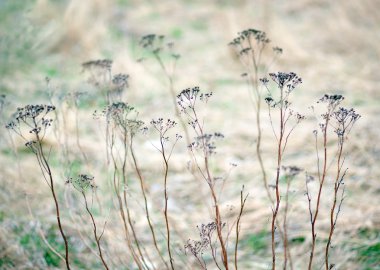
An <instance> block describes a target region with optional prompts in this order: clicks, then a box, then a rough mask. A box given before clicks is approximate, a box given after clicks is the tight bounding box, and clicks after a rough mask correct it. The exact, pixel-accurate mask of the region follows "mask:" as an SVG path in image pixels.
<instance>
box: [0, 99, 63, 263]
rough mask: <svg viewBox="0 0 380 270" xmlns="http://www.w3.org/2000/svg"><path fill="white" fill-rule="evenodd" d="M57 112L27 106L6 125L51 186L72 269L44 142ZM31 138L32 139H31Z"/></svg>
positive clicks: (19, 110) (18, 111)
mask: <svg viewBox="0 0 380 270" xmlns="http://www.w3.org/2000/svg"><path fill="white" fill-rule="evenodd" d="M54 110H55V107H54V106H52V105H26V106H25V107H19V108H17V111H16V112H15V113H14V114H13V119H12V120H11V121H10V122H9V123H8V124H7V125H6V128H7V129H9V130H12V131H13V132H15V133H16V134H17V135H19V136H20V137H21V138H22V139H24V140H25V142H26V143H25V146H26V147H27V148H29V150H30V151H31V152H32V153H33V154H34V155H35V156H36V158H37V161H38V165H39V167H40V169H41V172H42V175H43V177H44V180H45V182H46V184H47V185H48V186H49V188H50V191H51V194H52V196H53V199H54V206H55V210H56V217H57V224H58V228H59V232H60V233H61V236H62V238H63V241H64V243H65V263H66V268H67V269H70V263H69V244H68V240H67V237H66V235H65V233H64V231H63V227H62V223H61V215H60V209H59V203H58V199H57V195H56V190H55V186H54V183H55V181H54V178H53V173H52V171H51V168H50V164H49V154H50V150H49V154H46V153H45V152H44V147H43V141H44V138H45V136H46V132H47V130H48V128H49V127H50V126H51V124H52V122H53V119H52V118H49V113H51V112H52V111H54ZM28 133H29V134H28ZM26 134H28V135H26ZM29 136H31V138H30V137H29Z"/></svg>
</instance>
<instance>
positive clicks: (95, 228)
mask: <svg viewBox="0 0 380 270" xmlns="http://www.w3.org/2000/svg"><path fill="white" fill-rule="evenodd" d="M81 193H82V196H83V199H84V203H85V206H86V210H87V213H88V214H89V215H90V217H91V221H92V226H93V231H94V238H95V241H96V245H97V247H98V251H99V256H100V259H101V260H102V263H103V265H104V268H105V269H107V270H108V269H109V268H108V265H107V263H106V261H105V260H104V257H103V252H102V249H101V247H100V239H101V238H102V236H103V233H102V234H101V235H100V236H98V232H97V227H96V223H95V219H94V216H93V215H92V212H91V211H90V209H89V208H88V204H87V198H86V195H85V193H84V192H81Z"/></svg>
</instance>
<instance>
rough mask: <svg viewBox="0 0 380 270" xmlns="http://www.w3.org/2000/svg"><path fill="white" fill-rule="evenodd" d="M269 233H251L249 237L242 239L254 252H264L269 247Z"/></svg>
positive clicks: (244, 244) (243, 243)
mask: <svg viewBox="0 0 380 270" xmlns="http://www.w3.org/2000/svg"><path fill="white" fill-rule="evenodd" d="M268 238H269V233H268V232H266V231H261V232H258V233H254V234H250V235H249V236H248V237H247V238H245V239H242V241H241V243H242V245H243V246H245V247H248V248H250V249H251V250H252V251H253V252H254V253H262V252H264V251H265V250H267V249H268Z"/></svg>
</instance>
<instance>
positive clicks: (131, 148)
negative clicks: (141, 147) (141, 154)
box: [130, 139, 169, 269]
mask: <svg viewBox="0 0 380 270" xmlns="http://www.w3.org/2000/svg"><path fill="white" fill-rule="evenodd" d="M130 150H131V156H132V160H133V164H134V167H135V170H136V174H137V176H138V178H139V181H140V188H141V193H142V195H143V198H144V206H145V216H146V219H147V221H148V225H149V228H150V232H151V234H152V240H153V244H154V247H155V249H156V251H157V253H158V255H159V256H160V258H161V260H162V262H163V263H164V264H165V266H166V268H167V269H169V265H168V264H167V262H166V261H165V259H164V257H163V256H162V254H161V251H160V249H159V248H158V244H157V239H156V234H155V232H154V227H153V224H152V221H151V219H150V214H149V208H148V200H147V197H146V193H145V183H144V178H143V175H142V173H141V171H140V167H139V165H138V163H137V159H136V156H135V153H134V150H133V139H131V141H130Z"/></svg>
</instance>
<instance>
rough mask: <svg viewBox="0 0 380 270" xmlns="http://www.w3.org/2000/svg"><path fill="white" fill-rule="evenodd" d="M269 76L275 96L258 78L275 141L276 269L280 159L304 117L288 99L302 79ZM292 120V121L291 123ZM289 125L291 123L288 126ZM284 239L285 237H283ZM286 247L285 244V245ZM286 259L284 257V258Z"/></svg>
mask: <svg viewBox="0 0 380 270" xmlns="http://www.w3.org/2000/svg"><path fill="white" fill-rule="evenodd" d="M269 76H270V78H271V79H272V81H274V83H275V84H276V85H277V88H278V90H279V93H276V96H277V97H275V96H273V95H272V93H271V92H270V90H269V87H268V84H269V80H268V79H267V78H263V79H260V80H261V82H262V83H263V85H264V86H265V87H266V89H267V90H268V93H269V96H268V97H266V98H265V101H266V103H267V105H268V111H269V116H270V122H271V126H272V130H273V134H274V136H275V138H276V141H277V169H276V180H275V184H274V188H275V196H274V197H275V202H274V206H273V208H272V225H271V232H272V269H273V270H274V269H276V252H275V249H276V245H275V232H276V229H277V228H276V220H277V215H278V212H279V209H280V202H281V190H280V185H279V180H280V172H281V166H282V160H283V156H284V152H285V149H286V146H287V143H288V139H289V137H290V135H291V134H292V133H293V131H294V129H295V127H296V126H297V125H298V124H299V123H300V122H301V121H302V120H303V119H304V118H305V117H304V116H302V115H301V114H299V113H295V112H294V111H293V110H292V109H291V108H290V105H291V102H290V100H289V97H290V94H291V93H292V92H293V90H294V89H295V88H296V86H297V85H298V84H300V83H302V79H301V78H300V77H298V76H297V74H295V73H293V72H290V73H284V72H278V73H269ZM272 109H277V110H278V113H279V118H280V123H279V129H278V131H276V129H275V127H274V125H273V121H272V116H271V110H272ZM290 121H293V122H294V123H291V122H290ZM289 125H292V126H291V127H290V128H289ZM284 241H286V239H284ZM285 247H286V246H285ZM284 259H285V261H286V258H284Z"/></svg>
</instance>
